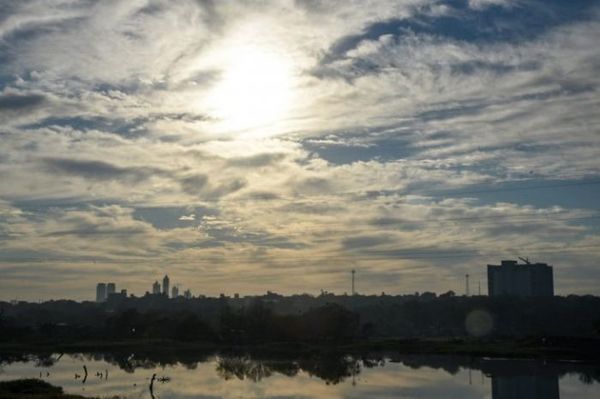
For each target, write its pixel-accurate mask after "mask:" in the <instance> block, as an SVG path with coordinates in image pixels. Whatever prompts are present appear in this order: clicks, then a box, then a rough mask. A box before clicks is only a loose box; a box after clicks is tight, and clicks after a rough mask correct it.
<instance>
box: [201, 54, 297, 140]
mask: <svg viewBox="0 0 600 399" xmlns="http://www.w3.org/2000/svg"><path fill="white" fill-rule="evenodd" d="M230 54H231V56H230V57H227V61H226V65H225V66H224V71H223V75H222V77H221V81H220V82H219V83H218V84H217V85H216V86H215V88H214V90H213V92H212V93H211V95H210V97H209V102H210V106H211V108H212V110H213V115H214V116H216V117H217V119H218V120H219V121H220V122H221V123H222V124H223V126H224V127H225V128H227V129H232V130H239V131H246V130H252V129H256V128H261V129H270V128H272V127H273V126H272V125H273V124H277V122H279V121H281V120H282V119H283V118H284V117H285V115H286V113H287V111H288V109H289V107H290V104H291V97H292V87H291V86H292V72H291V67H290V64H289V62H288V61H287V60H286V59H285V58H284V57H283V56H281V55H279V54H277V53H276V52H274V51H268V50H265V49H257V48H242V49H239V48H238V49H236V50H235V51H232V52H231V53H230Z"/></svg>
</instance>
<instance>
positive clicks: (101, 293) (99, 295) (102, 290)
mask: <svg viewBox="0 0 600 399" xmlns="http://www.w3.org/2000/svg"><path fill="white" fill-rule="evenodd" d="M106 297H107V295H106V284H104V283H98V285H96V302H104V301H106Z"/></svg>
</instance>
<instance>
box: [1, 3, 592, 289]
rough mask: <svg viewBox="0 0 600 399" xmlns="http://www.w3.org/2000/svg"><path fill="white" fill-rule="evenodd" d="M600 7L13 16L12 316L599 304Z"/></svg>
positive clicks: (45, 6)
mask: <svg viewBox="0 0 600 399" xmlns="http://www.w3.org/2000/svg"><path fill="white" fill-rule="evenodd" d="M599 22H600V2H598V1H589V0H586V1H584V0H572V1H560V0H546V1H536V0H468V1H467V0H452V1H438V0H406V1H373V2H365V1H318V0H312V1H308V0H307V1H300V0H298V1H291V0H290V1H259V2H257V1H238V2H228V1H200V0H198V1H192V0H189V1H176V2H170V1H149V0H136V1H120V2H119V1H99V2H94V1H62V0H51V1H50V0H49V1H35V0H32V1H0V300H3V301H9V300H13V299H20V300H28V301H37V300H48V299H58V298H67V299H75V300H78V301H81V300H94V299H95V293H96V291H95V290H96V285H97V283H98V282H109V281H110V282H115V283H117V284H118V288H119V289H121V288H126V289H127V292H128V293H133V294H135V295H138V296H142V295H143V294H144V293H145V292H146V291H149V290H150V289H151V286H152V283H153V282H155V281H157V280H160V279H162V278H163V276H164V275H165V274H168V275H169V277H170V278H171V279H172V281H174V282H175V281H176V282H178V283H181V284H182V285H183V286H184V288H185V289H190V290H191V291H192V292H193V293H194V295H207V296H218V295H219V294H221V293H225V294H227V295H233V294H234V293H240V294H241V295H246V294H247V295H253V294H264V293H266V292H267V291H274V292H277V293H280V294H294V293H310V294H318V293H319V292H321V290H326V291H329V292H335V293H337V294H342V293H344V292H348V293H350V291H351V286H350V272H351V270H356V278H357V286H356V290H357V291H358V292H360V293H362V294H380V293H381V292H386V293H388V294H412V293H414V292H417V291H418V292H424V291H433V292H438V293H442V292H446V291H449V290H453V291H455V292H457V293H464V289H465V275H466V274H469V275H470V277H471V289H472V292H475V291H476V290H477V284H478V282H481V285H482V286H483V287H484V291H485V293H487V275H486V273H487V270H486V265H487V264H498V263H499V262H500V261H501V260H505V259H517V257H524V258H528V259H530V260H531V261H532V262H543V263H548V264H550V265H552V266H553V273H554V293H555V294H557V295H568V294H571V293H573V294H580V295H582V294H593V295H599V294H600V284H598V282H599V281H600V268H599V267H598V264H599V261H600V237H599V223H598V222H599V221H600V217H599V216H600V212H599V209H598V206H599V205H598V204H599V203H600V201H599V200H600V162H599V159H600V134H599V133H600V132H599V126H600V113H599V112H598V109H600V96H599V95H598V89H599V84H600V74H599V73H598V72H599V71H600V47H599V46H598V44H597V41H598V37H600V23H599Z"/></svg>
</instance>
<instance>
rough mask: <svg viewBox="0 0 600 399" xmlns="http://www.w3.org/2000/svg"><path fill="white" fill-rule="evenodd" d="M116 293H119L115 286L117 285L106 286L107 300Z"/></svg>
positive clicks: (109, 284)
mask: <svg viewBox="0 0 600 399" xmlns="http://www.w3.org/2000/svg"><path fill="white" fill-rule="evenodd" d="M115 292H117V286H116V285H115V283H108V284H106V297H107V298H108V296H109V295H110V294H114V293H115Z"/></svg>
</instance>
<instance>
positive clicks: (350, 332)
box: [0, 294, 600, 344]
mask: <svg viewBox="0 0 600 399" xmlns="http://www.w3.org/2000/svg"><path fill="white" fill-rule="evenodd" d="M468 336H477V337H491V338H494V337H499V338H506V337H527V336H546V337H550V336H564V337H569V336H571V337H574V336H576V337H599V336H600V298H598V297H593V296H583V297H579V296H569V297H553V298H526V299H524V298H489V297H483V296H479V297H458V296H454V295H449V294H448V295H444V296H440V297H435V296H433V297H432V296H431V295H426V296H423V295H421V296H404V297H400V296H397V297H396V296H333V295H322V296H320V297H307V296H296V297H282V296H277V297H274V296H273V295H272V294H270V296H269V297H255V298H244V299H239V300H238V299H233V298H203V299H193V300H184V299H181V298H180V299H176V300H170V299H167V298H166V297H162V296H160V295H159V296H153V295H151V296H148V297H144V298H131V299H125V300H123V301H120V302H118V303H104V304H96V303H93V302H84V303H77V302H73V301H50V302H45V303H40V304H37V303H25V302H20V303H17V304H9V303H5V302H0V341H4V342H23V341H44V340H45V341H64V342H74V341H84V340H106V341H116V340H128V339H135V340H143V339H170V340H176V341H204V342H224V343H239V344H246V343H260V342H273V341H336V342H338V341H348V340H353V339H354V340H355V339H368V338H373V337H382V338H386V337H394V338H414V337H418V338H435V337H443V338H452V337H456V338H460V337H468Z"/></svg>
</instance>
